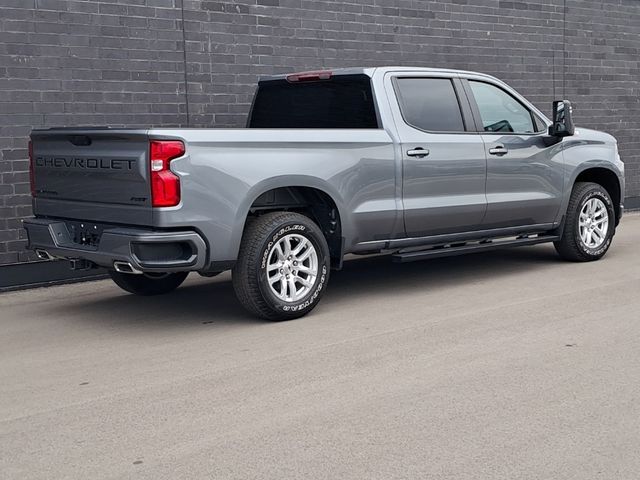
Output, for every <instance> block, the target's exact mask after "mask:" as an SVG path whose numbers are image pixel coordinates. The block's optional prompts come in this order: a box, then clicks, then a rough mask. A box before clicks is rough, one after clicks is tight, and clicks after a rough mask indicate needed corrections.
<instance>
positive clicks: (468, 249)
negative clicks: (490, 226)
mask: <svg viewBox="0 0 640 480" xmlns="http://www.w3.org/2000/svg"><path fill="white" fill-rule="evenodd" d="M556 240H560V237H559V236H555V235H537V236H533V235H530V236H521V237H516V238H508V239H487V240H482V241H477V242H474V243H473V244H469V243H466V244H464V245H460V246H455V245H456V244H453V246H449V245H439V246H435V247H432V248H429V249H425V250H417V251H416V250H414V251H410V252H406V251H405V252H403V251H402V250H401V251H399V252H398V253H394V254H393V255H391V260H392V261H393V262H395V263H407V262H416V261H418V260H423V259H425V258H441V257H450V256H453V255H462V254H464V253H475V252H486V251H488V250H497V249H499V248H505V247H521V246H524V245H536V244H538V243H546V242H554V241H556Z"/></svg>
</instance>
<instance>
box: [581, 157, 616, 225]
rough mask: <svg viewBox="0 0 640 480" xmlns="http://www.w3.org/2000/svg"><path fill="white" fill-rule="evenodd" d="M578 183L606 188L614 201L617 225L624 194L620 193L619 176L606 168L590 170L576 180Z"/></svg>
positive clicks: (582, 173)
mask: <svg viewBox="0 0 640 480" xmlns="http://www.w3.org/2000/svg"><path fill="white" fill-rule="evenodd" d="M576 182H593V183H597V184H598V185H602V187H604V188H605V190H606V191H607V192H608V193H609V195H610V196H611V200H612V201H613V209H614V211H615V213H616V225H617V224H618V221H619V219H620V200H621V194H622V192H620V182H619V180H618V176H617V175H616V174H615V173H614V172H612V171H611V170H608V169H606V168H590V169H588V170H585V171H584V172H580V175H578V177H577V178H576Z"/></svg>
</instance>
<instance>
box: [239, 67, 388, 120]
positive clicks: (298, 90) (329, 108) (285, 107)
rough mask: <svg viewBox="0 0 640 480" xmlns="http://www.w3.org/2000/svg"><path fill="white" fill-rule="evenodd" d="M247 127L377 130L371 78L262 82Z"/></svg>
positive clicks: (347, 76) (341, 77)
mask: <svg viewBox="0 0 640 480" xmlns="http://www.w3.org/2000/svg"><path fill="white" fill-rule="evenodd" d="M248 126H249V128H378V119H377V116H376V111H375V106H374V103H373V95H372V94H371V79H370V78H369V77H368V76H367V75H336V76H334V77H332V78H331V79H330V80H321V81H314V82H293V83H290V82H288V81H287V80H275V81H267V82H261V83H260V85H259V87H258V93H257V95H256V98H255V100H254V103H253V109H252V113H251V118H250V119H249V124H248Z"/></svg>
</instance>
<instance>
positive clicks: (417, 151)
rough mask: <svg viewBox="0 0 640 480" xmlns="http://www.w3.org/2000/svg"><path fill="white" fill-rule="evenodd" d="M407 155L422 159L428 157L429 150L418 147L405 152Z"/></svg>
mask: <svg viewBox="0 0 640 480" xmlns="http://www.w3.org/2000/svg"><path fill="white" fill-rule="evenodd" d="M407 155H409V156H410V157H418V158H423V157H426V156H427V155H429V150H427V149H425V148H422V147H418V148H414V149H413V150H409V151H408V152H407Z"/></svg>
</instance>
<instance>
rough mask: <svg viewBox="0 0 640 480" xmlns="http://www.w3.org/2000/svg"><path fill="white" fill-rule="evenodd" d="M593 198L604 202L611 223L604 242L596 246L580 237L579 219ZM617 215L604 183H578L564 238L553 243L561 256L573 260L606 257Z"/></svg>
mask: <svg viewBox="0 0 640 480" xmlns="http://www.w3.org/2000/svg"><path fill="white" fill-rule="evenodd" d="M593 198H597V199H599V200H601V201H602V202H603V203H604V205H605V207H606V209H607V213H608V215H609V225H608V228H607V232H606V234H605V240H604V242H603V243H602V244H601V245H599V246H597V247H595V248H590V247H588V246H587V245H586V244H585V243H584V242H583V241H582V239H581V237H580V226H579V220H580V212H581V211H582V209H583V207H584V206H585V204H586V203H587V202H588V201H589V200H591V199H593ZM615 215H616V214H615V209H614V208H613V202H612V200H611V197H610V196H609V193H608V192H607V190H606V189H605V188H604V187H603V186H602V185H599V184H597V183H591V182H578V183H576V184H575V185H574V187H573V191H572V192H571V198H570V199H569V206H568V208H567V215H566V217H565V225H564V231H563V234H562V238H561V239H560V240H558V241H556V242H554V243H553V245H554V246H555V247H556V251H557V252H558V254H559V255H560V257H561V258H563V259H564V260H568V261H571V262H591V261H594V260H599V259H601V258H602V257H604V255H605V254H606V253H607V250H609V247H610V246H611V241H612V240H613V236H614V234H615V231H616V216H615Z"/></svg>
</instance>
